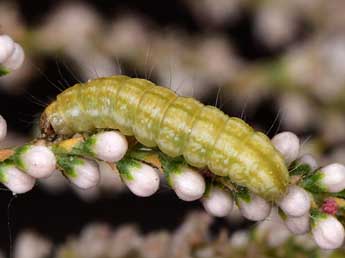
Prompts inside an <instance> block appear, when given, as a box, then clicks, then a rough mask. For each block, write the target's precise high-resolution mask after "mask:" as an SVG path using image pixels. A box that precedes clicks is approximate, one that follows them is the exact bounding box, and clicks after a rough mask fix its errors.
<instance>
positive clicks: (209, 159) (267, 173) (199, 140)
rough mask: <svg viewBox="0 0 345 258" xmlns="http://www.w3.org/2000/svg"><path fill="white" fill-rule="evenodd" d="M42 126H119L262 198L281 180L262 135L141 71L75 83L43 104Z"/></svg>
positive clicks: (275, 191)
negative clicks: (140, 76)
mask: <svg viewBox="0 0 345 258" xmlns="http://www.w3.org/2000/svg"><path fill="white" fill-rule="evenodd" d="M41 128H42V131H43V133H44V134H46V135H48V136H49V135H52V134H53V135H54V134H56V135H71V134H74V133H78V132H91V131H94V130H95V129H98V128H109V129H118V130H120V131H121V132H122V133H123V134H125V135H134V137H135V138H136V139H137V140H138V141H139V142H140V143H142V144H143V145H145V146H147V147H155V146H158V148H159V149H160V150H161V151H162V152H163V153H165V154H167V155H168V156H171V157H177V156H180V155H183V157H184V158H185V160H186V161H187V163H188V164H190V165H191V166H194V167H198V168H202V167H208V168H209V170H210V171H211V172H212V173H214V174H216V175H218V176H223V177H229V179H230V180H232V181H233V182H234V183H236V184H239V185H242V186H246V187H248V188H249V189H250V190H251V191H253V192H254V193H256V194H259V195H261V196H263V197H264V198H266V199H268V200H277V199H278V198H279V197H280V196H281V195H282V194H283V193H284V192H285V190H286V187H287V184H288V179H289V176H288V171H287V167H286V165H285V163H284V160H283V158H282V157H281V155H280V154H279V152H278V151H277V150H276V149H275V148H274V147H273V145H272V144H271V142H270V140H269V139H268V138H267V136H266V135H264V134H262V133H260V132H256V131H254V130H253V129H252V128H251V127H250V126H249V125H248V124H246V123H245V122H244V121H243V120H241V119H239V118H235V117H229V116H227V115H226V114H224V113H223V112H222V111H220V110H219V109H217V108H215V107H213V106H205V105H203V104H201V103H200V102H199V101H197V100H195V99H193V98H186V97H180V96H177V95H176V94H175V93H174V92H173V91H171V90H169V89H167V88H164V87H160V86H156V85H155V84H153V83H152V82H149V81H147V80H144V79H136V78H129V77H126V76H112V77H107V78H99V79H96V80H93V81H89V82H87V83H83V84H76V85H74V86H73V87H71V88H69V89H67V90H65V91H64V92H62V93H61V94H59V95H58V97H57V99H56V101H54V102H53V103H51V104H50V105H49V106H48V107H47V108H46V109H45V111H44V112H43V114H42V117H41Z"/></svg>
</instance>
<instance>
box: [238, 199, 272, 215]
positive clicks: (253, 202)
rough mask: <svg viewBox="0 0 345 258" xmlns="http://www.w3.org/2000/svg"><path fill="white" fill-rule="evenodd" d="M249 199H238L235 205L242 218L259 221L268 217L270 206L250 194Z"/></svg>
mask: <svg viewBox="0 0 345 258" xmlns="http://www.w3.org/2000/svg"><path fill="white" fill-rule="evenodd" d="M249 195H250V198H249V199H248V200H247V199H243V198H241V197H239V198H238V199H237V204H238V206H239V208H240V211H241V214H242V216H243V217H245V218H246V219H249V220H253V221H261V220H264V219H265V218H267V217H268V215H269V214H270V212H271V205H270V204H269V203H268V202H267V201H266V200H265V199H263V198H261V197H260V196H258V195H255V194H253V193H250V194H249Z"/></svg>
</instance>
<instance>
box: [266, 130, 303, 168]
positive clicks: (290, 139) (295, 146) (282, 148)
mask: <svg viewBox="0 0 345 258" xmlns="http://www.w3.org/2000/svg"><path fill="white" fill-rule="evenodd" d="M272 143H273V145H274V146H275V147H276V149H277V150H278V151H279V152H280V153H281V154H282V155H283V157H284V159H285V161H286V163H287V164H290V163H291V162H292V161H294V160H295V159H297V157H298V154H299V149H300V143H299V139H298V137H297V136H296V135H295V134H294V133H291V132H282V133H279V134H277V135H275V136H274V137H273V138H272Z"/></svg>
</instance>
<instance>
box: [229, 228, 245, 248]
mask: <svg viewBox="0 0 345 258" xmlns="http://www.w3.org/2000/svg"><path fill="white" fill-rule="evenodd" d="M249 240H250V232H248V231H247V230H238V231H236V232H234V233H233V234H232V236H231V237H230V245H231V247H235V248H246V247H247V246H248V243H249Z"/></svg>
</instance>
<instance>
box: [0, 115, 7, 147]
mask: <svg viewBox="0 0 345 258" xmlns="http://www.w3.org/2000/svg"><path fill="white" fill-rule="evenodd" d="M6 134H7V123H6V120H5V119H4V118H3V117H2V116H1V115H0V141H2V140H3V139H5V137H6Z"/></svg>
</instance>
